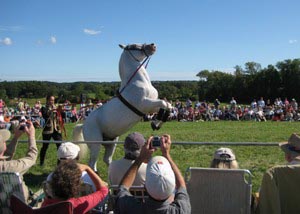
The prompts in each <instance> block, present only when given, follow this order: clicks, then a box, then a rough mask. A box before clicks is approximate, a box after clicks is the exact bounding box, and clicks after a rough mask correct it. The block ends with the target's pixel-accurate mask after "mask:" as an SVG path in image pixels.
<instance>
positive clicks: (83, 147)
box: [73, 124, 88, 159]
mask: <svg viewBox="0 0 300 214" xmlns="http://www.w3.org/2000/svg"><path fill="white" fill-rule="evenodd" d="M82 126H83V124H77V125H76V126H75V127H74V129H73V141H75V142H76V141H77V142H78V141H84V137H83V132H82ZM78 146H79V147H80V152H79V157H80V159H83V158H85V157H86V155H87V154H88V146H87V144H86V143H78Z"/></svg>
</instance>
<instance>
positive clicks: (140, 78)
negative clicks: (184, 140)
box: [73, 44, 171, 171]
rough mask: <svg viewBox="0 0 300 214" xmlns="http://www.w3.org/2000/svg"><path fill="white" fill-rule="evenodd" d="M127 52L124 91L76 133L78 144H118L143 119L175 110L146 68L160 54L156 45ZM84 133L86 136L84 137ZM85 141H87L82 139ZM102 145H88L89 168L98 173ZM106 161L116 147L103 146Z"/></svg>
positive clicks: (122, 67) (122, 66) (122, 75)
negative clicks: (151, 78) (162, 110)
mask: <svg viewBox="0 0 300 214" xmlns="http://www.w3.org/2000/svg"><path fill="white" fill-rule="evenodd" d="M120 47H121V48H122V49H123V53H122V55H121V58H120V61H119V75H120V78H121V81H122V82H121V87H120V89H119V90H118V93H117V96H116V97H114V98H112V99H111V100H110V101H108V102H107V103H106V104H104V105H103V106H102V107H100V108H98V109H96V110H94V111H93V112H91V113H90V115H89V116H88V117H87V118H86V120H85V122H84V124H79V125H77V126H76V127H75V129H74V131H73V139H74V140H75V141H83V140H86V141H103V140H117V139H118V136H120V135H122V134H124V133H125V132H127V131H128V130H129V129H130V128H131V127H133V126H134V125H135V124H137V123H138V122H139V121H141V118H142V117H143V115H145V114H148V113H154V112H158V110H159V109H160V108H163V109H171V104H170V103H168V102H166V101H164V100H160V99H158V92H157V90H156V89H155V88H154V87H153V86H152V84H151V81H150V78H149V75H148V73H147V71H146V69H145V67H144V62H145V61H146V59H147V58H148V57H149V56H151V55H153V54H154V53H155V51H156V46H155V44H143V45H140V44H131V45H127V46H124V45H120ZM82 133H83V136H82ZM82 137H83V138H82ZM100 146H101V145H100V144H88V147H89V148H90V151H91V154H90V160H89V166H90V167H91V168H92V169H94V170H95V171H97V160H98V156H99V151H100ZM103 146H104V147H105V154H104V157H103V161H104V162H105V163H106V164H107V165H109V164H110V163H111V161H112V156H113V153H114V150H115V147H116V145H115V144H105V145H104V144H103Z"/></svg>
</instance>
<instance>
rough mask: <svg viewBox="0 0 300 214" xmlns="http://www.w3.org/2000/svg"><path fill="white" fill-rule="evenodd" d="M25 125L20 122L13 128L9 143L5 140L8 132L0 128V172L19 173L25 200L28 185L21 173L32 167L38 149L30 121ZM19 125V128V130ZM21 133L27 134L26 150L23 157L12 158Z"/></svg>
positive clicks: (27, 194) (27, 193) (8, 136)
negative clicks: (13, 131)
mask: <svg viewBox="0 0 300 214" xmlns="http://www.w3.org/2000/svg"><path fill="white" fill-rule="evenodd" d="M26 124H27V125H25V124H22V125H21V126H18V127H17V128H16V129H15V134H14V136H13V138H12V140H11V143H10V144H9V145H6V141H7V140H8V139H9V138H10V132H9V131H8V130H6V129H2V130H0V172H18V173H20V175H21V180H22V186H23V192H24V197H25V200H27V201H25V202H28V200H29V191H28V187H27V186H26V185H25V183H24V181H23V175H24V174H25V173H26V172H27V171H28V170H29V169H30V167H32V166H33V165H34V164H35V162H36V159H37V154H38V150H37V147H36V141H35V129H34V127H33V125H32V123H31V121H28V122H26ZM20 127H22V128H21V130H20ZM23 133H26V134H27V136H28V151H27V153H26V155H25V157H23V158H19V159H16V160H13V159H12V158H13V156H14V154H15V151H16V148H17V144H18V139H19V138H20V137H21V135H22V134H23Z"/></svg>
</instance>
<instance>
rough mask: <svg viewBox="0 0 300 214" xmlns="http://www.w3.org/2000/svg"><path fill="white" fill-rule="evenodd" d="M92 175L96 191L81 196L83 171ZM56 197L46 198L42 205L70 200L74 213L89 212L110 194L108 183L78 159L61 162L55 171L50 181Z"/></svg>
mask: <svg viewBox="0 0 300 214" xmlns="http://www.w3.org/2000/svg"><path fill="white" fill-rule="evenodd" d="M83 171H86V172H87V173H88V174H89V176H90V177H91V179H92V181H93V183H94V185H95V187H96V192H93V193H91V194H89V195H86V196H82V197H79V195H80V184H81V175H82V172H83ZM50 186H51V189H52V190H53V194H54V195H55V198H51V199H50V198H46V199H45V200H44V202H43V204H42V207H44V206H47V205H49V204H54V203H58V202H60V201H69V202H71V203H72V205H73V208H74V212H73V213H74V214H82V213H87V212H89V210H91V209H93V208H94V207H96V206H97V205H98V204H99V203H100V202H101V201H103V200H104V199H105V197H106V196H107V194H108V188H107V184H106V183H105V182H104V181H103V180H102V179H101V178H100V177H99V176H98V175H97V174H96V173H95V172H94V171H93V170H92V169H91V168H90V167H89V166H87V165H84V164H79V163H76V160H65V161H63V162H61V163H60V164H59V165H58V166H57V167H56V169H55V170H54V172H53V175H52V180H51V182H50Z"/></svg>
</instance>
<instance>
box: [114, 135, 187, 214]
mask: <svg viewBox="0 0 300 214" xmlns="http://www.w3.org/2000/svg"><path fill="white" fill-rule="evenodd" d="M152 139H153V137H150V138H149V139H148V141H147V143H146V144H145V145H144V146H143V148H142V150H141V154H140V155H139V157H138V158H137V159H136V160H135V162H134V163H133V164H132V165H131V166H130V168H129V169H128V171H127V172H126V174H125V175H124V177H123V179H122V181H121V183H120V188H119V190H120V191H119V193H118V195H117V198H116V213H136V214H139V213H143V214H147V213H149V214H150V213H151V214H153V213H154V214H155V213H182V214H184V213H191V204H190V199H189V195H188V193H187V190H186V185H185V181H184V178H183V176H182V175H181V173H180V171H179V169H178V167H177V165H176V164H175V163H174V161H173V159H172V158H171V155H170V149H171V138H170V136H169V135H163V136H162V137H161V141H160V143H161V145H160V148H161V151H162V155H163V156H156V157H152V158H151V156H152V153H153V152H154V151H155V150H154V149H153V148H152V145H151V141H152ZM147 162H148V165H147V172H146V182H145V187H146V190H147V192H148V194H149V195H150V197H149V198H148V199H146V200H145V203H139V202H138V200H137V199H136V198H134V196H132V195H131V194H130V192H129V188H130V187H131V186H132V184H133V182H134V179H135V177H136V174H137V172H138V169H139V167H140V165H141V164H142V163H147ZM175 186H176V191H175ZM174 192H175V196H174ZM173 197H174V199H173ZM171 198H172V199H171Z"/></svg>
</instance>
